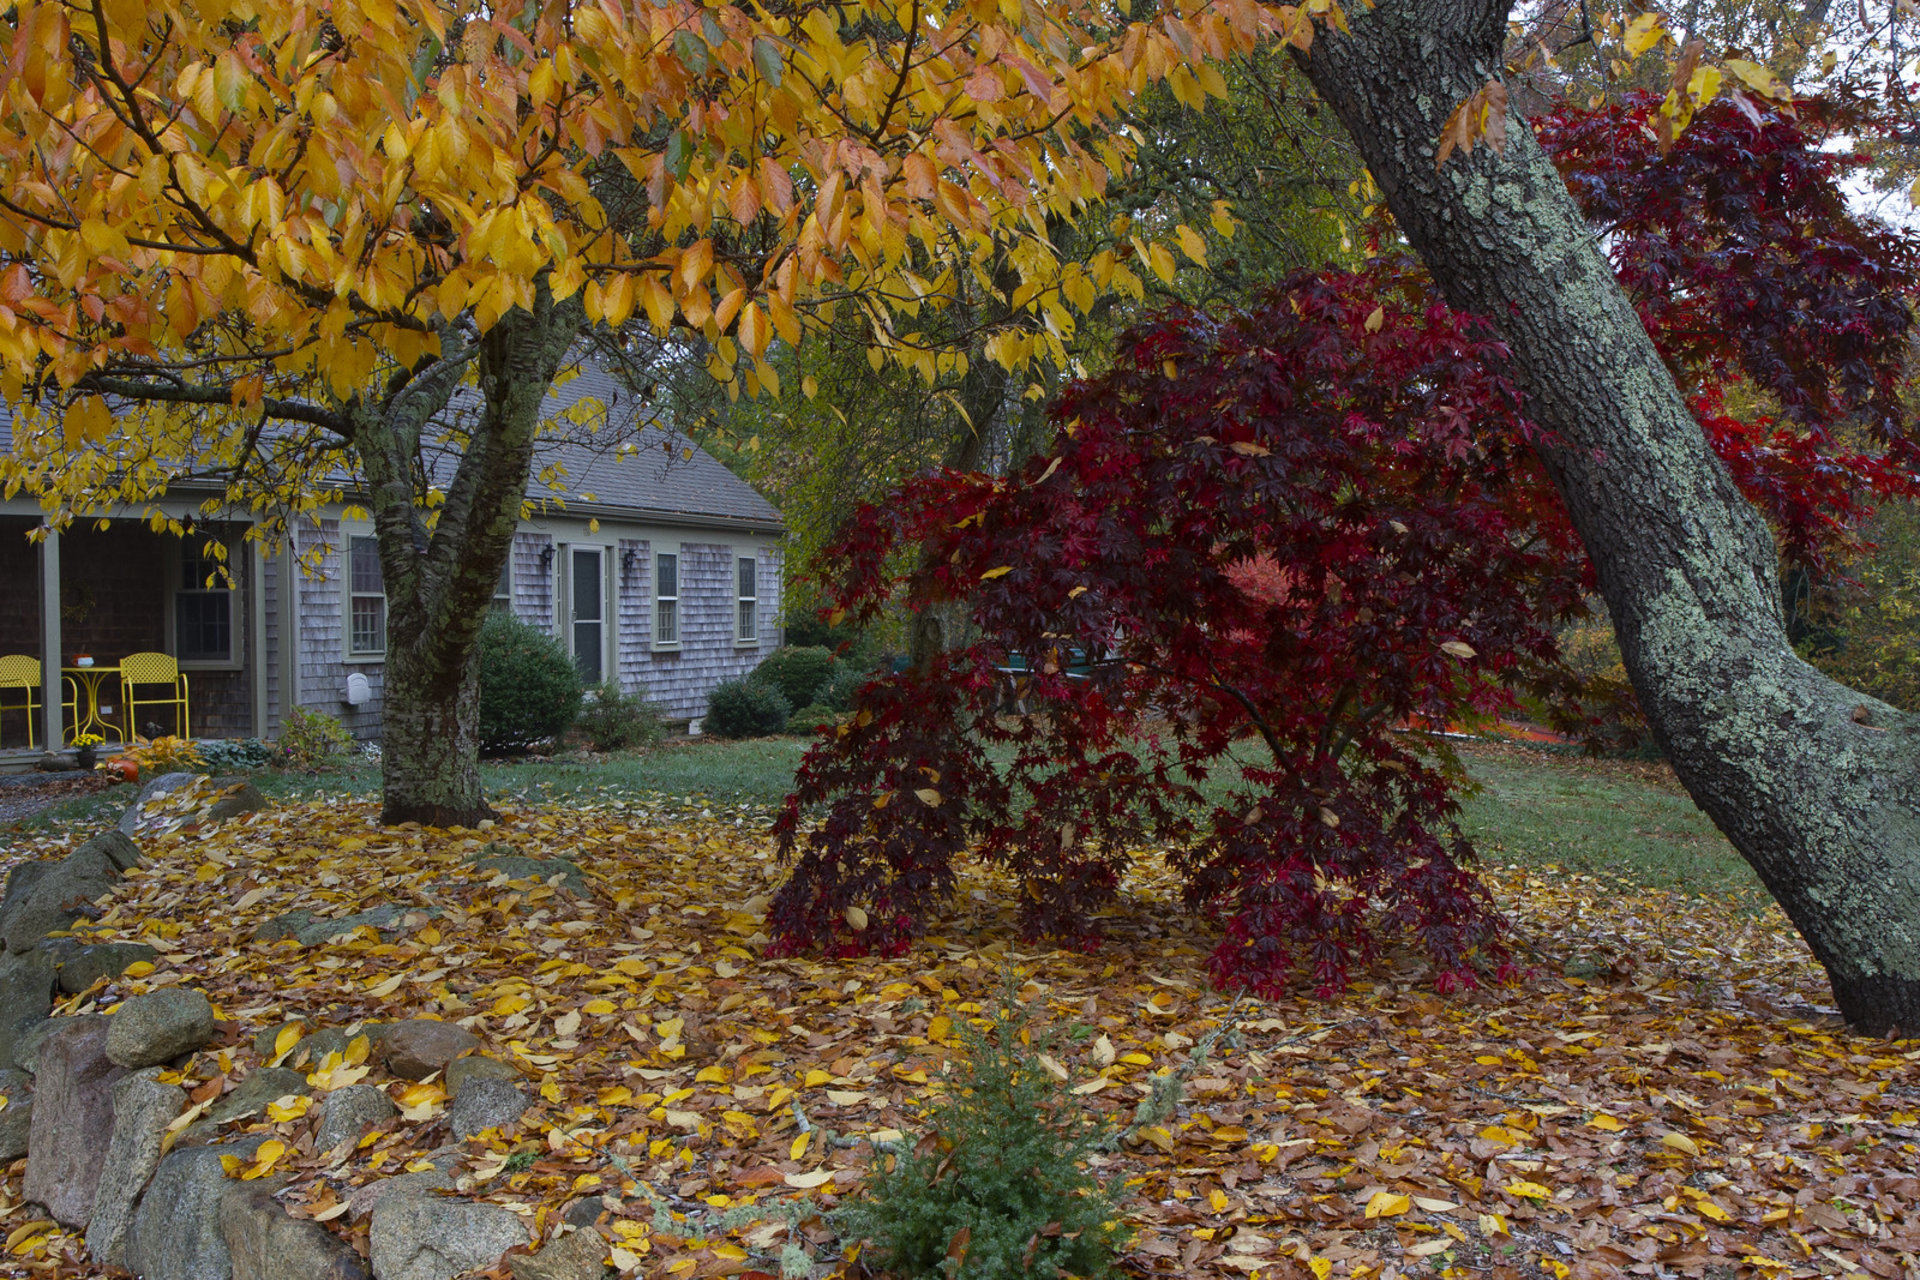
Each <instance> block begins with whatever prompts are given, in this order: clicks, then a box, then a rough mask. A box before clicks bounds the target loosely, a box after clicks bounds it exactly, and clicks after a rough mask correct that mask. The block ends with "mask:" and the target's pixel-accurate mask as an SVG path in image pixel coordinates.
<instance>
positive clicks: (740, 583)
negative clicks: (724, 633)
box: [733, 555, 760, 644]
mask: <svg viewBox="0 0 1920 1280" xmlns="http://www.w3.org/2000/svg"><path fill="white" fill-rule="evenodd" d="M756 568H757V566H756V565H755V563H754V558H753V557H752V556H750V555H746V556H736V557H735V558H734V611H735V622H734V630H733V642H734V643H735V644H755V643H758V641H759V639H760V630H759V620H758V617H757V614H758V605H759V603H760V599H759V595H758V594H757V591H756V585H757V584H756V578H757V576H758V575H757V573H756Z"/></svg>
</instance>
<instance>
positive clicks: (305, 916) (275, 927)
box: [253, 907, 313, 942]
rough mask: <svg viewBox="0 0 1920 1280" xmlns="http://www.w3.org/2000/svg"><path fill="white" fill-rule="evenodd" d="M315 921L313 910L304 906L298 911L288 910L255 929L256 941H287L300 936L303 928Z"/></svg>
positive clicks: (254, 937)
mask: <svg viewBox="0 0 1920 1280" xmlns="http://www.w3.org/2000/svg"><path fill="white" fill-rule="evenodd" d="M312 923H313V912H311V911H308V910H307V909H306V908H304V907H302V908H301V909H299V910H297V911H288V912H285V913H283V914H281V915H277V916H275V917H274V918H273V919H271V920H269V921H267V922H266V923H265V924H263V925H261V926H260V927H259V928H258V929H255V930H254V931H253V940H254V941H255V942H286V941H288V940H289V939H292V938H295V937H298V936H299V933H300V931H301V930H302V929H304V928H306V927H307V926H308V925H310V924H312Z"/></svg>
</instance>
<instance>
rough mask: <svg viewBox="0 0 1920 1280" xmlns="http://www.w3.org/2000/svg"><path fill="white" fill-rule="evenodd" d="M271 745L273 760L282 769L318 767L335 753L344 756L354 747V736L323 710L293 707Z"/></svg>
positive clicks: (322, 765) (322, 766) (323, 764)
mask: <svg viewBox="0 0 1920 1280" xmlns="http://www.w3.org/2000/svg"><path fill="white" fill-rule="evenodd" d="M273 745H274V747H275V748H276V752H275V754H276V757H277V758H276V760H275V763H277V764H278V765H279V766H280V767H281V768H282V769H320V768H324V767H325V766H326V764H327V762H328V761H330V760H332V759H333V758H334V757H335V756H341V755H345V754H346V753H347V751H348V750H349V749H351V748H352V746H353V736H352V735H351V734H349V733H348V732H347V731H346V728H345V727H344V726H343V725H342V724H341V723H340V721H339V720H338V719H336V718H335V717H333V716H330V715H328V714H327V713H326V712H324V711H309V710H307V709H306V708H305V707H295V708H294V709H293V710H291V711H289V712H287V718H286V719H285V720H284V721H283V722H282V723H281V725H280V737H279V738H278V739H277V740H276V741H275V742H274V744H273Z"/></svg>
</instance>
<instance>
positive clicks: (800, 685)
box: [747, 646, 840, 707]
mask: <svg viewBox="0 0 1920 1280" xmlns="http://www.w3.org/2000/svg"><path fill="white" fill-rule="evenodd" d="M839 665H840V664H839V663H838V662H835V661H834V658H833V654H832V653H830V652H829V651H827V650H826V649H818V648H811V649H796V648H793V647H791V646H789V647H787V648H785V649H775V650H774V651H773V652H772V653H771V654H768V655H767V659H766V661H764V662H762V663H761V664H760V665H759V666H757V667H755V668H754V669H753V674H752V675H749V676H748V677H747V679H749V680H751V681H753V682H754V683H756V684H770V685H772V686H773V687H774V688H776V689H778V690H779V691H780V692H781V693H783V694H785V695H786V699H787V705H788V706H790V707H804V706H806V705H807V704H808V703H810V702H814V701H816V698H815V695H816V694H817V693H818V692H819V691H820V686H821V685H823V684H825V683H826V682H827V681H828V680H829V679H830V678H832V676H833V673H834V671H835V669H836V668H838V667H839Z"/></svg>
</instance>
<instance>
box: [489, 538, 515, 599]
mask: <svg viewBox="0 0 1920 1280" xmlns="http://www.w3.org/2000/svg"><path fill="white" fill-rule="evenodd" d="M493 608H494V611H495V612H496V613H512V612H513V548H512V547H508V548H507V562H506V563H505V564H503V565H501V566H500V581H498V582H496V583H494V585H493Z"/></svg>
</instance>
